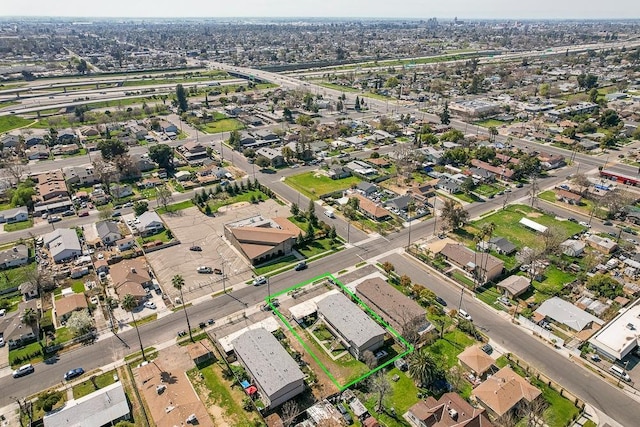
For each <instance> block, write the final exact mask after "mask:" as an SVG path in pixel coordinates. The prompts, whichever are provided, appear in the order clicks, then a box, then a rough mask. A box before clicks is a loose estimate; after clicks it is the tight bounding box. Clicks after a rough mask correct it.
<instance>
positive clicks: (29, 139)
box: [22, 128, 49, 148]
mask: <svg viewBox="0 0 640 427" xmlns="http://www.w3.org/2000/svg"><path fill="white" fill-rule="evenodd" d="M48 134H49V131H47V130H46V129H31V128H28V129H25V130H23V132H22V136H24V144H25V147H27V148H29V147H33V146H34V145H43V143H44V141H45V137H46V136H47V135H48Z"/></svg>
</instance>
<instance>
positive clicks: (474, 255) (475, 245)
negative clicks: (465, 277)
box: [473, 233, 482, 286]
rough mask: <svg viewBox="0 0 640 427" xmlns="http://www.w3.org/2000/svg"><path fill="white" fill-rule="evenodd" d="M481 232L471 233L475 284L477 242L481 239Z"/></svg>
mask: <svg viewBox="0 0 640 427" xmlns="http://www.w3.org/2000/svg"><path fill="white" fill-rule="evenodd" d="M481 235H482V233H480V234H474V235H473V266H474V267H473V283H474V286H475V283H476V280H477V278H478V243H480V241H481V240H482V238H481Z"/></svg>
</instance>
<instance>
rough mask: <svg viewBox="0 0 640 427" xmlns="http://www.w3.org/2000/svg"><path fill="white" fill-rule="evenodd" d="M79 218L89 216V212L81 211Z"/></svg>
mask: <svg viewBox="0 0 640 427" xmlns="http://www.w3.org/2000/svg"><path fill="white" fill-rule="evenodd" d="M78 216H79V217H83V216H89V211H86V210H85V211H81V212H80V213H79V214H78Z"/></svg>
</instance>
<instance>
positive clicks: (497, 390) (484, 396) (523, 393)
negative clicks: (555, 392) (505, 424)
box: [473, 366, 541, 416]
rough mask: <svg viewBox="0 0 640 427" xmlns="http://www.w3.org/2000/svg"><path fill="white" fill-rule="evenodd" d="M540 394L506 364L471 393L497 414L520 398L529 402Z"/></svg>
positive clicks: (500, 414) (501, 413)
mask: <svg viewBox="0 0 640 427" xmlns="http://www.w3.org/2000/svg"><path fill="white" fill-rule="evenodd" d="M540 394H541V391H540V390H538V389H537V388H535V387H534V386H532V385H531V384H529V383H528V382H527V381H526V380H525V379H524V378H522V377H521V376H520V375H518V374H516V373H515V372H514V371H513V370H512V369H511V368H509V367H507V366H505V367H504V368H502V369H500V370H499V371H498V372H496V373H495V374H494V375H492V376H491V377H489V378H488V379H487V380H486V381H485V382H483V383H482V384H480V385H479V386H478V387H476V389H475V390H474V391H473V395H474V396H476V398H478V399H479V400H480V401H481V402H483V404H484V405H486V406H488V407H489V408H490V409H491V410H492V411H493V412H495V413H496V414H497V415H498V416H502V415H503V414H504V413H505V412H507V411H509V410H510V409H511V408H513V407H514V406H515V405H516V404H517V403H518V402H520V401H521V400H522V399H525V400H526V401H528V402H531V401H533V400H535V399H536V398H537V397H538V396H540Z"/></svg>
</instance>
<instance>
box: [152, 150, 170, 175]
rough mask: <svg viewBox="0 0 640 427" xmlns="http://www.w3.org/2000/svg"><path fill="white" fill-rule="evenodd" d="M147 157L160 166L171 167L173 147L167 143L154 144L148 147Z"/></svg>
mask: <svg viewBox="0 0 640 427" xmlns="http://www.w3.org/2000/svg"><path fill="white" fill-rule="evenodd" d="M149 158H150V159H151V160H153V161H154V162H156V163H157V164H158V166H160V167H161V168H165V169H168V170H171V169H173V148H171V146H169V145H168V144H156V145H152V146H151V147H150V148H149Z"/></svg>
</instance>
